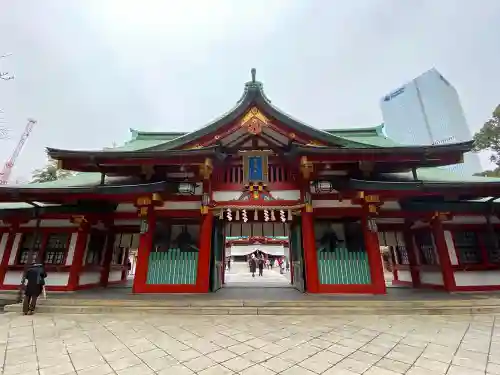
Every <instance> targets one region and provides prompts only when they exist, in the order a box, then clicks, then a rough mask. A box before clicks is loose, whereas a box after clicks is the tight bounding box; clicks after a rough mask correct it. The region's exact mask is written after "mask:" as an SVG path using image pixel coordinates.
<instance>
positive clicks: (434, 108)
mask: <svg viewBox="0 0 500 375" xmlns="http://www.w3.org/2000/svg"><path fill="white" fill-rule="evenodd" d="M380 108H381V110H382V116H383V119H384V124H385V131H386V134H387V136H388V137H389V138H391V139H393V140H395V141H396V142H399V143H401V144H405V145H410V144H414V145H432V144H434V145H437V144H444V143H455V142H463V141H469V140H471V139H472V134H471V132H470V129H469V127H468V125H467V121H466V119H465V115H464V112H463V109H462V106H461V104H460V98H459V97H458V93H457V90H455V88H454V87H453V86H452V85H451V84H450V82H448V81H447V80H446V79H445V78H444V77H443V76H442V75H441V74H440V73H439V72H438V71H437V70H436V69H431V70H429V71H427V72H425V73H424V74H422V75H420V76H419V77H417V78H415V79H414V80H413V81H411V82H409V83H407V84H405V85H404V86H401V87H399V88H398V89H396V90H394V91H392V92H390V93H389V94H387V95H385V96H384V97H383V98H382V99H381V101H380ZM450 169H452V170H453V171H455V172H457V173H460V174H463V175H472V174H474V173H478V172H481V171H482V168H481V163H480V161H479V156H478V155H477V154H474V153H468V154H466V155H465V157H464V163H463V164H458V165H454V166H451V167H450Z"/></svg>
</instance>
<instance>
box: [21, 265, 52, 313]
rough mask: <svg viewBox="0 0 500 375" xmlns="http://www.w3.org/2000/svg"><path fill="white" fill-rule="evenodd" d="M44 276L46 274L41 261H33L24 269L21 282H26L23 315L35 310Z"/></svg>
mask: <svg viewBox="0 0 500 375" xmlns="http://www.w3.org/2000/svg"><path fill="white" fill-rule="evenodd" d="M46 277H47V274H46V273H45V269H44V267H43V264H41V263H34V264H33V265H32V266H31V267H30V268H28V271H26V275H25V276H24V280H23V284H24V283H25V282H26V286H25V289H24V301H23V313H24V315H28V314H29V315H32V314H33V313H34V312H35V307H36V301H37V299H38V297H39V296H40V294H41V293H42V290H43V286H44V285H45V278H46Z"/></svg>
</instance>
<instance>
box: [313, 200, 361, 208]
mask: <svg viewBox="0 0 500 375" xmlns="http://www.w3.org/2000/svg"><path fill="white" fill-rule="evenodd" d="M312 205H313V207H315V208H323V207H325V208H326V207H335V208H349V207H360V206H359V205H353V204H352V203H351V200H350V199H345V200H342V201H336V200H330V199H314V200H313V201H312Z"/></svg>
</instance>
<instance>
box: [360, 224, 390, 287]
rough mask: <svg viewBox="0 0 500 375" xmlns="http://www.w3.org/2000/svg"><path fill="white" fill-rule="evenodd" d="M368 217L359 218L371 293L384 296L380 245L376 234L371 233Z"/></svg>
mask: <svg viewBox="0 0 500 375" xmlns="http://www.w3.org/2000/svg"><path fill="white" fill-rule="evenodd" d="M368 220H369V218H368V215H363V216H362V218H361V226H362V228H363V237H364V239H365V248H366V254H367V256H368V263H369V265H370V276H371V279H372V286H373V293H374V294H385V293H386V288H385V278H384V266H383V264H382V257H381V255H380V244H379V242H378V234H377V232H373V231H371V230H370V229H369V226H368Z"/></svg>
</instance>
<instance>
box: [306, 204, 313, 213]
mask: <svg viewBox="0 0 500 375" xmlns="http://www.w3.org/2000/svg"><path fill="white" fill-rule="evenodd" d="M304 208H305V210H306V212H313V206H312V204H311V203H306V204H305V205H304Z"/></svg>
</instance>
